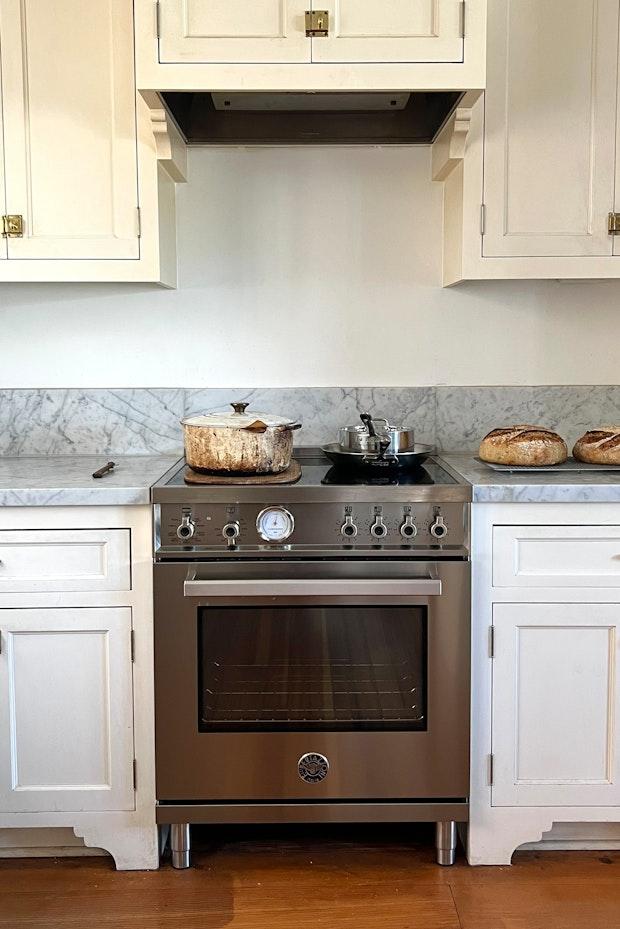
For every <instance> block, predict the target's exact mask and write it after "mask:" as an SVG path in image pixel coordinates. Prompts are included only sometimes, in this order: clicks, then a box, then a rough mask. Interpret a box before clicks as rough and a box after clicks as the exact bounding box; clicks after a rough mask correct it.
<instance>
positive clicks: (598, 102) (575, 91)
mask: <svg viewBox="0 0 620 929" xmlns="http://www.w3.org/2000/svg"><path fill="white" fill-rule="evenodd" d="M618 15H619V8H618V2H617V0H579V2H578V3H566V2H565V0H544V3H541V2H540V0H493V3H490V4H489V38H488V50H489V51H488V63H487V90H486V98H485V143H484V178H485V180H484V202H485V233H484V236H483V254H484V256H485V257H500V256H513V257H518V256H523V257H536V256H539V257H542V256H549V257H562V256H567V257H570V256H580V255H581V256H588V255H595V256H609V255H611V254H612V239H611V237H610V236H609V235H608V232H607V214H608V213H609V211H610V210H611V209H612V206H611V204H613V202H614V163H615V152H614V150H615V124H616V112H615V110H616V84H617V73H618Z"/></svg>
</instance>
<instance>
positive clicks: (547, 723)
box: [468, 503, 620, 864]
mask: <svg viewBox="0 0 620 929" xmlns="http://www.w3.org/2000/svg"><path fill="white" fill-rule="evenodd" d="M619 526H620V503H606V504H599V503H581V504H571V503H561V504H544V503H536V504H474V506H473V513H472V561H473V565H472V567H473V584H472V589H473V602H472V746H471V749H472V750H471V758H472V767H471V796H470V824H469V835H468V858H469V861H470V863H471V864H509V863H510V861H511V858H512V854H513V852H514V851H515V849H516V848H518V847H519V846H521V845H524V844H530V843H532V842H538V841H539V840H540V839H541V838H542V837H543V835H544V834H545V833H548V832H549V831H550V830H551V829H552V828H553V826H554V825H555V824H563V825H562V829H563V834H564V835H565V838H566V837H567V836H569V834H570V824H578V823H579V824H584V823H587V824H594V825H593V826H592V827H591V828H592V829H595V828H596V824H608V825H607V828H608V829H609V828H610V826H609V824H618V830H617V837H618V836H620V724H619V723H620V687H619V686H618V678H617V676H618V667H619V664H620V597H619V591H618V578H619V571H620V567H619V566H620V532H619V528H618V527H619ZM567 830H568V831H567ZM578 836H579V828H577V829H576V830H575V841H579V837H578Z"/></svg>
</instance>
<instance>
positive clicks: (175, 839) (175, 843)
mask: <svg viewBox="0 0 620 929" xmlns="http://www.w3.org/2000/svg"><path fill="white" fill-rule="evenodd" d="M170 850H171V851H172V867H173V868H189V823H173V824H172V826H171V827H170Z"/></svg>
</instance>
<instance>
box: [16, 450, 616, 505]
mask: <svg viewBox="0 0 620 929" xmlns="http://www.w3.org/2000/svg"><path fill="white" fill-rule="evenodd" d="M112 458H113V460H114V461H115V462H116V467H115V469H114V471H113V472H111V473H109V474H106V475H105V477H102V478H99V479H96V478H93V477H92V473H93V471H96V470H97V469H98V468H100V467H102V465H104V464H105V463H106V462H107V461H108V460H109V459H110V456H106V455H96V456H95V455H50V456H49V457H46V456H42V457H36V458H35V457H26V456H23V457H22V456H20V457H15V458H8V457H0V506H89V505H91V506H124V505H136V504H148V503H149V502H150V488H151V487H152V485H153V484H155V483H156V482H157V481H158V480H159V479H160V478H161V477H162V476H163V475H164V474H165V473H166V471H168V470H169V469H170V468H171V467H172V466H173V465H174V464H175V463H176V462H177V461H178V456H177V455H174V456H172V455H115V456H112ZM440 458H441V460H443V461H445V462H446V463H447V464H448V465H449V466H450V467H451V468H452V469H453V470H454V471H456V473H457V474H459V475H460V476H461V478H463V480H465V481H467V482H468V483H470V484H471V485H472V487H473V501H474V503H620V472H618V471H616V472H613V471H611V472H610V471H607V472H605V471H601V472H597V473H593V472H592V471H587V472H566V471H565V472H558V473H557V474H552V473H549V472H544V473H541V474H536V473H533V472H531V471H528V472H521V473H519V474H511V473H509V472H502V471H493V470H491V469H490V468H487V466H486V465H484V464H483V463H482V462H480V461H477V460H476V459H475V458H474V457H473V455H471V454H463V455H458V454H442V455H441V456H440Z"/></svg>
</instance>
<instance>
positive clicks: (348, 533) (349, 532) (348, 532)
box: [340, 516, 357, 539]
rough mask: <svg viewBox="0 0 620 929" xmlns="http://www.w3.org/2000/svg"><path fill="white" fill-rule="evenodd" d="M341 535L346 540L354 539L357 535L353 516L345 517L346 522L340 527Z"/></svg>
mask: <svg viewBox="0 0 620 929" xmlns="http://www.w3.org/2000/svg"><path fill="white" fill-rule="evenodd" d="M340 535H342V536H344V538H345V539H354V538H355V536H356V535H357V526H356V525H355V523H354V522H353V517H352V516H345V518H344V522H343V524H342V526H341V527H340Z"/></svg>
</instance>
